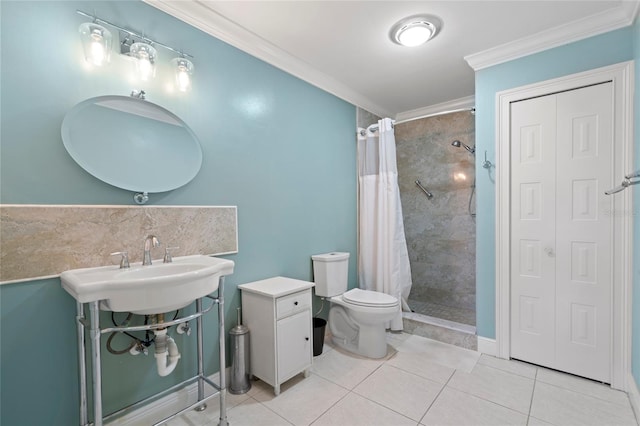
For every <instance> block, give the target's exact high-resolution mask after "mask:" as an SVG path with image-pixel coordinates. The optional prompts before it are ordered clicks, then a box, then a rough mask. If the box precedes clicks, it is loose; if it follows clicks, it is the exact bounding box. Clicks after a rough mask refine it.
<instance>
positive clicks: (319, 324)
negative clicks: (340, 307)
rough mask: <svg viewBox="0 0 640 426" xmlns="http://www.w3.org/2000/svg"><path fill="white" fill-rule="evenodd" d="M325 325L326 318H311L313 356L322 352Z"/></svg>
mask: <svg viewBox="0 0 640 426" xmlns="http://www.w3.org/2000/svg"><path fill="white" fill-rule="evenodd" d="M326 326H327V320H323V319H322V318H314V319H313V356H318V355H321V354H322V347H323V346H324V328H325V327H326Z"/></svg>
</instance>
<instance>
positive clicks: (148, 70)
mask: <svg viewBox="0 0 640 426" xmlns="http://www.w3.org/2000/svg"><path fill="white" fill-rule="evenodd" d="M129 54H130V55H131V57H133V58H135V59H136V61H135V64H136V72H137V73H138V76H139V77H140V79H141V80H142V81H147V80H150V79H152V78H153V77H155V75H156V58H157V57H158V52H157V51H156V49H155V48H154V47H153V46H151V45H150V44H148V43H144V42H137V43H133V44H132V45H131V49H130V51H129Z"/></svg>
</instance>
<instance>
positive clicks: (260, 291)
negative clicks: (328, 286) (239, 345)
mask: <svg viewBox="0 0 640 426" xmlns="http://www.w3.org/2000/svg"><path fill="white" fill-rule="evenodd" d="M313 286H314V284H313V283H312V282H308V281H301V280H296V279H293V278H285V277H275V278H269V279H266V280H261V281H255V282H252V283H247V284H241V285H239V286H238V288H239V289H240V290H241V291H242V318H243V320H242V322H243V324H244V325H246V326H247V327H249V352H250V363H251V365H250V366H249V371H250V373H251V375H252V376H255V377H258V378H259V379H261V380H262V381H264V382H266V383H268V384H270V385H271V386H273V390H274V393H275V394H276V395H278V394H279V393H280V385H281V384H282V383H283V382H285V381H287V380H289V379H290V378H292V377H293V376H295V375H296V374H299V373H304V375H305V377H308V376H309V373H310V369H311V363H312V361H313V325H312V321H311V316H312V315H311V288H312V287H313Z"/></svg>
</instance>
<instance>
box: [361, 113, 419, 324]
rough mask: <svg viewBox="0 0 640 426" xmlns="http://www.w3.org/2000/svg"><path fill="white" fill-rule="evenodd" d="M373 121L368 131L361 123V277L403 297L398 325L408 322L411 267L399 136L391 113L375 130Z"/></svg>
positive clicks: (366, 286)
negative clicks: (398, 154) (400, 177)
mask: <svg viewBox="0 0 640 426" xmlns="http://www.w3.org/2000/svg"><path fill="white" fill-rule="evenodd" d="M372 127H373V126H369V129H367V130H366V131H364V132H360V129H358V130H359V132H358V181H359V186H358V194H359V196H358V210H359V228H358V229H359V233H358V248H359V250H358V280H359V283H360V288H363V289H366V290H374V291H379V292H382V293H386V294H390V295H392V296H394V297H396V298H397V299H398V300H400V301H401V304H400V307H399V308H398V314H397V315H396V317H395V318H394V319H393V320H391V322H390V324H389V327H388V328H390V329H391V330H396V331H399V330H402V328H403V327H402V311H401V309H402V310H407V311H408V310H409V307H408V305H407V299H408V297H409V291H410V290H411V267H410V265H409V254H408V252H407V242H406V240H405V237H404V224H403V220H402V205H401V204H400V189H399V188H398V167H397V164H396V141H395V136H394V134H393V123H392V121H391V119H389V118H384V119H382V120H380V121H379V122H378V130H377V131H375V132H374V131H371V130H370V129H371V128H372ZM363 130H364V129H363ZM362 133H364V135H362Z"/></svg>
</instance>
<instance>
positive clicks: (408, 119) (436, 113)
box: [358, 107, 476, 136]
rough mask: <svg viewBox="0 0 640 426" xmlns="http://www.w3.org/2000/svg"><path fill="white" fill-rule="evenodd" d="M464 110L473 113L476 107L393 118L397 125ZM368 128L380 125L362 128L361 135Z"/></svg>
mask: <svg viewBox="0 0 640 426" xmlns="http://www.w3.org/2000/svg"><path fill="white" fill-rule="evenodd" d="M462 111H470V112H471V113H472V114H473V113H475V112H476V108H475V107H472V108H458V109H450V110H448V111H440V112H434V113H432V114H426V115H421V116H420V117H413V118H407V119H406V120H401V121H395V120H392V123H393V124H392V125H393V126H395V125H397V124H402V123H408V122H410V121H414V120H422V119H423V118H429V117H435V116H438V115H445V114H451V113H454V112H462ZM367 130H370V131H372V132H377V131H378V125H377V124H374V125H371V126H369V127H367V129H362V130H360V131H359V132H358V133H359V134H360V136H365V135H366V134H367Z"/></svg>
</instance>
